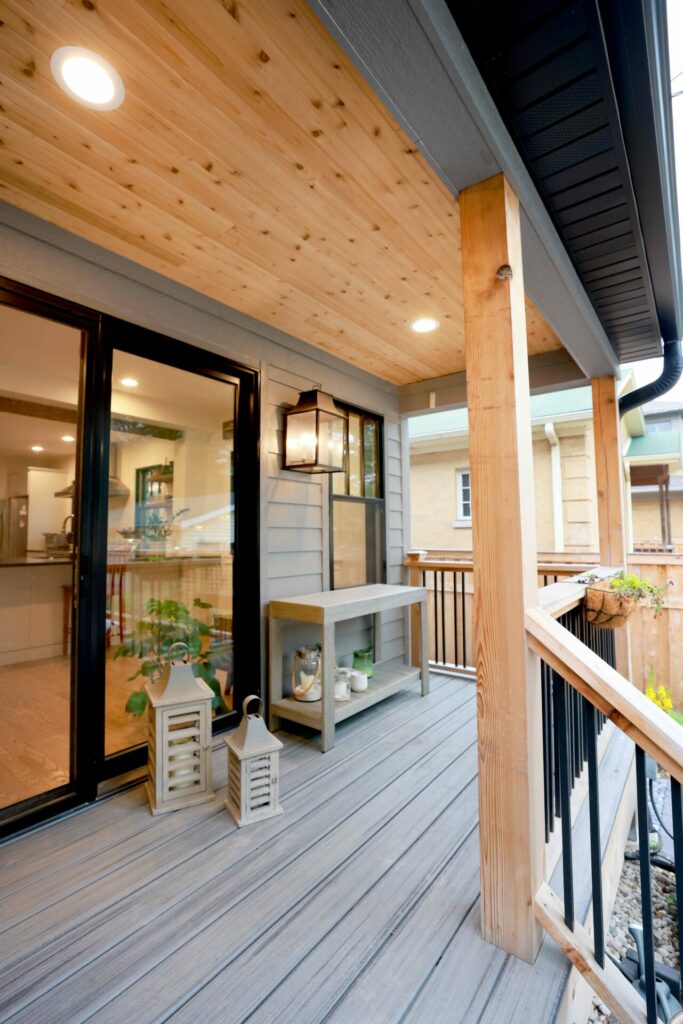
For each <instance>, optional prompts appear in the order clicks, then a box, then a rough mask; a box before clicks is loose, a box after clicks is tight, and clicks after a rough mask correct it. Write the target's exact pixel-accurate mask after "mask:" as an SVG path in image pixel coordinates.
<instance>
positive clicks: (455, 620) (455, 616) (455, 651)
mask: <svg viewBox="0 0 683 1024" xmlns="http://www.w3.org/2000/svg"><path fill="white" fill-rule="evenodd" d="M453 658H454V661H455V664H456V665H459V664H460V662H459V661H458V574H457V572H454V573H453Z"/></svg>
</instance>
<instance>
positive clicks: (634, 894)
mask: <svg viewBox="0 0 683 1024" xmlns="http://www.w3.org/2000/svg"><path fill="white" fill-rule="evenodd" d="M652 913H653V924H654V934H655V957H656V959H657V960H660V961H661V962H662V963H663V964H667V965H668V966H669V967H673V968H674V970H678V963H679V961H678V926H677V924H676V882H675V879H674V875H673V874H672V872H670V871H665V870H664V868H657V867H654V865H653V867H652ZM640 920H641V909H640V866H639V864H638V861H632V860H627V861H624V869H623V871H622V873H621V879H620V881H619V889H618V891H617V898H616V902H615V904H614V913H613V914H612V920H611V921H610V926H609V929H608V932H607V936H606V944H607V949H608V950H609V952H610V953H611V954H612V956H614V957H616V958H617V960H621V958H622V957H623V956H625V955H626V953H627V951H628V950H629V949H635V948H636V947H635V943H634V941H633V939H632V937H631V934H630V932H629V930H628V926H629V924H630V923H631V922H632V921H633V922H640Z"/></svg>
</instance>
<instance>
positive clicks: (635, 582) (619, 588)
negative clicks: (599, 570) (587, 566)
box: [582, 570, 671, 629]
mask: <svg viewBox="0 0 683 1024" xmlns="http://www.w3.org/2000/svg"><path fill="white" fill-rule="evenodd" d="M582 582H584V583H587V584H588V587H587V588H586V596H585V599H584V612H585V616H586V619H587V620H588V621H589V622H591V623H592V624H593V625H594V626H599V627H601V628H602V629H614V628H615V627H618V626H623V625H624V624H625V623H626V622H627V621H628V618H629V616H630V615H631V613H632V612H633V611H634V609H635V608H637V606H638V605H639V604H641V603H644V604H646V605H647V606H648V607H650V608H652V609H653V611H654V613H655V617H657V616H658V615H661V613H662V610H663V608H664V600H665V597H666V593H667V588H666V587H658V586H655V584H654V583H651V582H650V581H649V580H648V579H641V578H640V577H639V576H636V575H635V574H634V573H629V572H625V571H624V570H622V571H621V572H618V573H616V575H614V576H611V577H609V578H608V579H602V580H601V579H598V577H597V576H596V575H595V574H594V573H590V574H589V575H588V576H585V577H583V579H582ZM669 585H671V582H670V584H669Z"/></svg>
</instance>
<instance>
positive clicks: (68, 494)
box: [55, 476, 130, 498]
mask: <svg viewBox="0 0 683 1024" xmlns="http://www.w3.org/2000/svg"><path fill="white" fill-rule="evenodd" d="M75 493H76V481H75V480H72V481H71V483H70V484H69V486H68V487H63V488H62V490H61V491H55V498H73V496H74V494H75ZM128 494H130V488H128V487H126V485H125V484H124V482H123V480H119V478H118V477H117V476H110V477H109V497H110V498H125V497H126V496H127V495H128Z"/></svg>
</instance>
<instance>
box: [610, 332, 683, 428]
mask: <svg viewBox="0 0 683 1024" xmlns="http://www.w3.org/2000/svg"><path fill="white" fill-rule="evenodd" d="M681 374H683V355H682V354H681V343H680V341H665V342H664V361H663V365H662V372H661V373H660V375H659V377H657V380H653V381H652V383H651V384H645V385H644V387H642V388H636V390H635V391H630V392H629V393H628V394H627V395H622V396H621V398H620V399H619V415H620V416H623V415H624V413H627V412H629V411H630V410H631V409H636V408H637V407H638V406H639V405H644V404H645V402H651V401H652V399H653V398H659V397H660V396H661V395H665V394H666V393H667V391H671V389H672V387H674V385H675V384H677V383H678V381H679V380H680V377H681Z"/></svg>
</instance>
